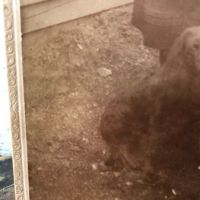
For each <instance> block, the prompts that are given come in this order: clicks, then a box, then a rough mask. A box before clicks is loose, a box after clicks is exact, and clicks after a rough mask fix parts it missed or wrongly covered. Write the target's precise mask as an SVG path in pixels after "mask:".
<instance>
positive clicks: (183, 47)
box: [167, 26, 200, 72]
mask: <svg viewBox="0 0 200 200" xmlns="http://www.w3.org/2000/svg"><path fill="white" fill-rule="evenodd" d="M167 62H168V64H169V65H170V64H172V63H173V62H176V66H174V65H173V67H183V66H185V67H188V68H189V71H190V70H193V71H196V72H200V26H197V27H191V28H187V29H186V30H185V31H184V32H183V33H182V34H181V35H180V36H179V37H178V38H177V40H176V41H175V42H174V45H173V46H172V48H171V50H170V53H169V57H168V61H167ZM168 64H167V65H168Z"/></svg>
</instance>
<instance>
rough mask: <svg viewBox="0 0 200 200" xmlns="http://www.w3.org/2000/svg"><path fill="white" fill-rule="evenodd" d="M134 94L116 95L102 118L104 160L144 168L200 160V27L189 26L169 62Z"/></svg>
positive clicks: (166, 167)
mask: <svg viewBox="0 0 200 200" xmlns="http://www.w3.org/2000/svg"><path fill="white" fill-rule="evenodd" d="M131 93H132V94H128V95H123V96H120V97H118V98H115V99H113V100H112V101H111V102H110V103H109V104H108V106H107V107H106V109H105V112H104V114H103V115H102V119H101V134H102V137H103V139H104V140H105V142H106V143H107V145H108V146H109V148H110V157H109V158H108V160H107V161H106V162H105V164H106V165H109V166H112V167H115V168H118V167H119V166H120V165H121V164H128V165H129V166H131V167H132V168H139V169H142V170H144V171H145V172H149V171H151V172H152V170H180V169H182V168H186V167H191V166H192V165H193V166H195V167H197V166H198V165H199V164H200V163H199V162H200V154H199V138H200V27H193V28H189V29H187V30H185V31H184V32H183V33H182V34H181V35H180V37H179V38H177V40H176V41H175V43H174V45H173V46H172V48H171V50H170V52H169V55H168V58H167V61H166V63H165V65H164V66H163V67H161V68H160V69H159V70H158V72H156V74H155V76H154V77H152V79H151V80H149V81H148V82H145V83H143V84H142V86H141V85H140V86H138V88H136V89H135V90H134V91H132V92H131Z"/></svg>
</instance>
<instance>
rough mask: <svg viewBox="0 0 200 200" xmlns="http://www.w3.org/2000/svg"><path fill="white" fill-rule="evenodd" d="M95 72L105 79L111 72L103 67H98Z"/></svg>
mask: <svg viewBox="0 0 200 200" xmlns="http://www.w3.org/2000/svg"><path fill="white" fill-rule="evenodd" d="M97 72H98V74H99V75H100V76H102V77H107V76H110V75H112V70H110V69H107V68H105V67H100V68H99V69H97Z"/></svg>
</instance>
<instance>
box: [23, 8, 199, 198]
mask: <svg viewBox="0 0 200 200" xmlns="http://www.w3.org/2000/svg"><path fill="white" fill-rule="evenodd" d="M131 12H132V5H130V6H124V7H121V8H117V9H112V10H110V11H106V12H103V13H101V14H97V15H94V16H90V17H86V18H83V19H79V20H76V21H73V22H69V23H64V24H61V25H58V26H55V27H52V28H48V29H45V30H41V31H38V32H35V33H31V34H27V35H25V36H23V56H24V58H23V60H24V81H25V101H26V120H27V136H28V156H29V174H30V193H31V200H90V199H94V200H161V199H170V200H171V199H173V200H174V199H176V200H199V199H200V198H199V193H200V191H199V185H198V183H199V182H198V181H197V180H196V179H192V178H191V179H189V178H188V176H187V175H186V174H184V175H183V173H182V174H181V175H179V174H177V176H176V177H174V180H172V181H171V182H170V183H168V184H167V185H166V184H164V185H163V184H154V183H153V182H146V181H145V180H144V179H143V175H142V174H141V172H139V171H131V170H130V169H128V168H127V169H124V170H122V171H121V172H114V171H103V170H102V169H101V166H102V163H103V162H104V160H105V159H106V158H107V154H108V152H107V148H106V145H105V143H104V141H103V140H102V138H101V135H100V130H99V125H100V118H101V115H102V113H103V111H104V108H105V106H106V105H107V103H108V102H109V101H110V99H111V98H112V97H113V96H115V95H117V94H119V95H120V92H121V91H130V92H133V90H134V86H135V85H137V84H142V83H143V82H144V81H145V80H146V79H147V78H148V77H150V76H152V74H154V72H155V70H156V68H157V67H159V64H158V52H156V51H155V50H152V49H148V48H145V47H144V46H143V44H142V35H141V33H140V32H139V31H138V30H137V29H136V28H135V27H134V26H132V25H131V24H130V20H131ZM198 175H199V173H198ZM194 176H195V177H196V174H195V175H194ZM190 177H192V175H191V174H190Z"/></svg>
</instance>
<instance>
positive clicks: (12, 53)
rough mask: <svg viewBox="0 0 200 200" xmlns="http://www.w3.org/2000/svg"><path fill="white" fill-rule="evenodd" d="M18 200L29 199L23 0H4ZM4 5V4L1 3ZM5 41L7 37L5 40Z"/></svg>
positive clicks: (2, 2) (15, 180)
mask: <svg viewBox="0 0 200 200" xmlns="http://www.w3.org/2000/svg"><path fill="white" fill-rule="evenodd" d="M0 3H1V4H3V7H4V11H3V13H4V21H5V34H4V35H5V41H6V44H5V45H6V55H5V56H6V60H7V74H8V87H9V101H10V118H11V132H12V144H13V171H14V185H15V200H29V187H28V167H27V166H28V164H27V144H26V126H25V111H24V91H23V72H22V51H21V21H20V2H19V0H3V1H1V2H0ZM1 7H2V6H1ZM2 41H3V40H2Z"/></svg>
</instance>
